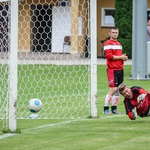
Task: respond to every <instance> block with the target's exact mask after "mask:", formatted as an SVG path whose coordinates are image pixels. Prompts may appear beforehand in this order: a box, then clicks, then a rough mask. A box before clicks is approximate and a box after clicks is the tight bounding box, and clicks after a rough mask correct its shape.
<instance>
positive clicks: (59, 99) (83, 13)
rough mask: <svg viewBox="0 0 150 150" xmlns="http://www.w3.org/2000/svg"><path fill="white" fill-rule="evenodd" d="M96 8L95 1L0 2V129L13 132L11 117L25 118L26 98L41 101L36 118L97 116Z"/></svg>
mask: <svg viewBox="0 0 150 150" xmlns="http://www.w3.org/2000/svg"><path fill="white" fill-rule="evenodd" d="M6 7H8V8H9V9H7V10H5V12H6V13H7V19H6V16H5V15H4V16H3V14H4V13H3V12H4V9H5V8H6ZM96 7H97V2H96V1H95V0H92V1H90V2H89V0H40V1H38V0H20V1H16V0H9V1H7V2H6V1H5V2H0V15H1V16H2V18H4V19H3V20H4V23H7V28H8V30H7V32H5V33H4V35H3V38H2V39H1V49H0V57H1V58H0V70H1V74H2V79H1V80H0V82H1V85H2V86H1V91H3V92H1V93H2V94H1V100H3V102H2V103H1V104H0V130H3V129H6V128H7V129H9V130H10V131H16V129H17V119H30V117H29V116H31V115H32V113H31V112H30V111H29V109H28V107H27V105H28V101H29V100H30V99H32V98H39V99H40V100H41V101H42V103H43V108H42V110H41V111H40V112H38V114H37V115H38V119H63V118H72V119H73V118H85V117H93V118H95V117H97V116H98V114H97V8H96ZM4 23H3V24H2V26H1V30H2V29H4V28H5V27H6V26H3V25H4ZM6 33H7V36H8V39H7V42H8V44H7V45H8V47H7V50H5V49H6V46H5V41H4V39H5V36H6ZM65 37H69V38H68V39H69V41H64V39H65ZM66 39H67V38H66ZM4 50H5V51H4ZM4 70H5V71H4ZM6 83H7V84H6ZM5 86H6V88H5Z"/></svg>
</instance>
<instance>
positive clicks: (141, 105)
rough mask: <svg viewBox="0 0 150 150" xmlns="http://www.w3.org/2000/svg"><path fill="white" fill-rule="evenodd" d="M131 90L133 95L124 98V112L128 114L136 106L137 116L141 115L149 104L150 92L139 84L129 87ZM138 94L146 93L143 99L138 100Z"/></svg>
mask: <svg viewBox="0 0 150 150" xmlns="http://www.w3.org/2000/svg"><path fill="white" fill-rule="evenodd" d="M131 91H132V93H133V95H134V97H133V98H132V99H127V98H125V99H124V105H125V109H126V114H128V113H129V112H132V110H133V109H134V108H135V107H136V109H137V114H138V115H139V116H143V115H144V114H145V112H146V111H147V109H148V107H149V105H150V94H149V93H148V92H147V91H146V90H145V89H143V88H141V87H139V86H133V87H131ZM140 94H147V97H146V98H145V99H144V100H142V101H140V102H138V101H137V97H138V96H139V95H140Z"/></svg>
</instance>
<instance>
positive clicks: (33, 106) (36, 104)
mask: <svg viewBox="0 0 150 150" xmlns="http://www.w3.org/2000/svg"><path fill="white" fill-rule="evenodd" d="M42 106H43V105H42V102H41V100H39V99H37V98H34V99H31V100H30V101H29V102H28V108H29V110H30V111H31V112H32V113H36V112H39V111H40V110H41V109H42Z"/></svg>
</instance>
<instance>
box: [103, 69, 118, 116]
mask: <svg viewBox="0 0 150 150" xmlns="http://www.w3.org/2000/svg"><path fill="white" fill-rule="evenodd" d="M107 79H108V86H109V88H110V90H109V92H108V93H107V94H106V96H105V103H104V114H110V111H109V105H110V102H111V100H112V97H113V95H114V93H115V92H116V90H117V88H116V87H115V85H114V70H107Z"/></svg>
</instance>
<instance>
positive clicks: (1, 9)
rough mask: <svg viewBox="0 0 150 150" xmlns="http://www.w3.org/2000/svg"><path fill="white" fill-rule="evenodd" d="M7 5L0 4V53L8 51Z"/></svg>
mask: <svg viewBox="0 0 150 150" xmlns="http://www.w3.org/2000/svg"><path fill="white" fill-rule="evenodd" d="M9 12H10V11H9V5H7V4H0V52H7V51H8V49H9V37H8V22H9V20H8V18H9V17H8V16H9V15H10V13H9Z"/></svg>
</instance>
